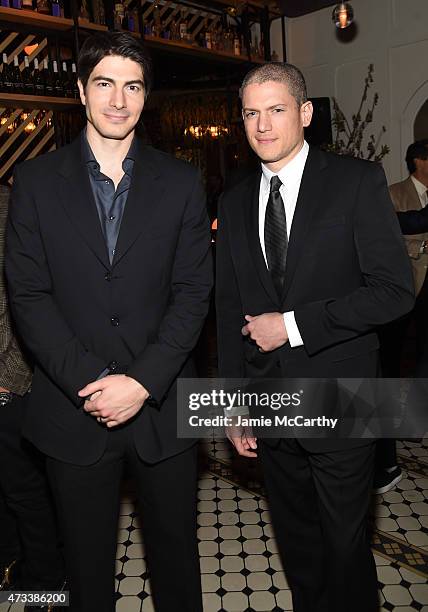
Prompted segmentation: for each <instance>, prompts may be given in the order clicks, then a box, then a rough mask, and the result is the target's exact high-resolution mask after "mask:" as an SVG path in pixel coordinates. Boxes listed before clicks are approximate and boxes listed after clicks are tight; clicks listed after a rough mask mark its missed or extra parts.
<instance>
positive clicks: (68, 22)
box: [0, 6, 74, 32]
mask: <svg viewBox="0 0 428 612" xmlns="http://www.w3.org/2000/svg"><path fill="white" fill-rule="evenodd" d="M4 22H7V23H11V24H13V25H26V26H32V27H35V28H43V29H45V30H56V31H59V32H66V31H68V30H70V29H71V28H72V27H73V25H74V24H73V20H72V19H66V18H64V17H53V16H52V15H42V14H41V13H37V12H36V11H24V10H19V9H14V8H7V7H4V6H2V7H0V23H4Z"/></svg>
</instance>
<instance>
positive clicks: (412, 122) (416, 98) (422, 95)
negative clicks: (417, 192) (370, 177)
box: [400, 80, 428, 179]
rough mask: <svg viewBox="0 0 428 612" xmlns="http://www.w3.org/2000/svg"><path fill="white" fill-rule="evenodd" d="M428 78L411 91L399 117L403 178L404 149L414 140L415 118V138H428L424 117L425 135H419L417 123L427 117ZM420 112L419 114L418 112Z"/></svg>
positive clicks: (404, 169) (404, 174)
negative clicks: (416, 130) (400, 117)
mask: <svg viewBox="0 0 428 612" xmlns="http://www.w3.org/2000/svg"><path fill="white" fill-rule="evenodd" d="M427 107H428V80H426V81H425V82H424V83H421V85H420V86H419V87H418V88H417V89H416V91H415V92H413V94H412V96H411V97H410V98H409V101H408V102H407V104H406V106H405V107H404V110H403V115H402V119H401V143H400V150H401V160H402V162H401V163H402V166H401V167H402V170H401V174H402V178H403V179H404V178H405V177H406V176H407V174H408V173H407V168H406V165H405V162H404V158H405V156H406V150H407V147H408V146H409V144H410V143H412V142H413V141H414V140H415V135H416V132H415V129H416V120H418V136H417V138H418V139H419V138H428V124H427V123H426V119H425V130H424V133H425V136H419V129H420V128H419V125H420V123H421V122H422V121H423V117H425V118H427V117H428V108H427ZM420 112H421V113H422V114H421V115H419V113H420Z"/></svg>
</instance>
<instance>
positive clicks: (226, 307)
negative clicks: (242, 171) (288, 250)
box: [216, 199, 245, 378]
mask: <svg viewBox="0 0 428 612" xmlns="http://www.w3.org/2000/svg"><path fill="white" fill-rule="evenodd" d="M224 208H225V203H224V200H223V199H222V200H221V202H220V204H219V213H218V230H217V242H216V254H217V265H216V309H217V345H218V369H219V375H220V376H221V377H226V378H241V377H243V376H244V349H243V339H242V334H241V328H242V326H243V325H244V323H245V321H244V315H243V308H242V303H241V297H240V294H239V289H238V282H237V279H236V274H235V268H234V265H233V260H232V256H231V252H230V243H229V241H230V234H229V229H228V224H227V218H226V213H225V210H224Z"/></svg>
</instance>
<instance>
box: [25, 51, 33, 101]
mask: <svg viewBox="0 0 428 612" xmlns="http://www.w3.org/2000/svg"><path fill="white" fill-rule="evenodd" d="M22 91H23V93H25V94H27V95H28V96H32V95H34V82H33V75H32V74H31V70H30V62H29V60H28V56H27V55H26V56H25V57H24V70H23V71H22Z"/></svg>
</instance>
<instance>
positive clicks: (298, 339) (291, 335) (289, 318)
mask: <svg viewBox="0 0 428 612" xmlns="http://www.w3.org/2000/svg"><path fill="white" fill-rule="evenodd" d="M283 317H284V324H285V329H286V330H287V335H288V341H289V343H290V346H291V348H295V347H296V346H303V344H304V343H303V338H302V336H301V335H300V332H299V328H298V327H297V323H296V319H295V317H294V310H290V312H284V314H283Z"/></svg>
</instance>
